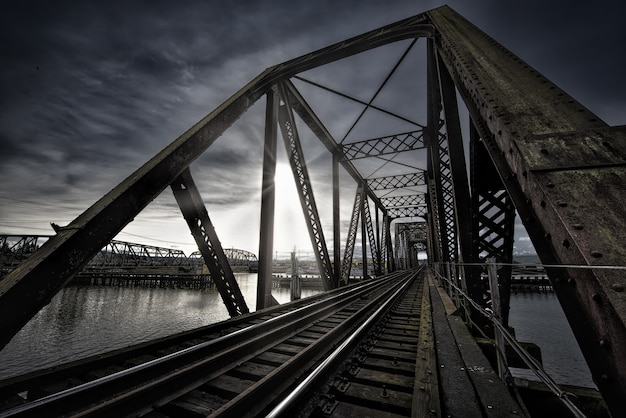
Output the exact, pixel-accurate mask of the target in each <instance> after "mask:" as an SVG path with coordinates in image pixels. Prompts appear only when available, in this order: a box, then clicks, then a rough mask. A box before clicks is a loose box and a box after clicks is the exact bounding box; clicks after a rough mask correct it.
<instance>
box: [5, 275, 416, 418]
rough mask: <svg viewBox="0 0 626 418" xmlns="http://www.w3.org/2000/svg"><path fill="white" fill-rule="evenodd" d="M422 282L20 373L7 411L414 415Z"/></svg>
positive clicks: (327, 298) (363, 291)
mask: <svg viewBox="0 0 626 418" xmlns="http://www.w3.org/2000/svg"><path fill="white" fill-rule="evenodd" d="M422 288H423V280H421V279H420V278H419V272H417V271H411V272H403V273H399V274H394V275H389V276H386V277H384V278H381V279H377V280H375V281H369V282H367V283H363V284H359V285H353V286H350V287H347V288H344V289H339V290H337V291H333V292H329V293H327V294H324V295H321V296H319V297H315V298H307V299H304V300H302V301H300V302H297V303H292V304H288V305H283V306H280V307H275V308H272V309H268V310H263V311H260V312H258V313H254V314H250V315H246V316H245V317H241V318H236V319H233V320H229V321H225V322H224V323H220V324H216V325H214V326H209V327H205V328H203V329H201V330H197V331H194V332H188V333H184V334H180V335H178V336H174V337H172V338H166V339H162V340H159V341H156V342H153V343H150V344H143V345H140V346H137V347H134V348H132V349H128V350H119V351H118V352H113V353H110V354H108V355H104V356H100V357H95V358H90V359H86V360H83V361H79V362H75V363H72V364H70V365H66V366H63V367H58V368H55V369H52V370H47V371H45V372H40V373H35V374H30V375H26V376H22V377H18V378H14V379H9V380H8V381H5V382H0V409H1V411H0V417H12V416H16V417H17V416H29V417H35V416H46V417H49V416H115V415H122V416H126V415H134V416H136V415H146V416H153V417H167V416H171V417H180V416H238V417H239V416H241V417H243V416H259V415H261V416H262V415H266V414H270V415H272V416H281V415H282V416H294V415H298V414H299V415H301V416H309V415H312V416H354V415H355V414H356V413H358V411H359V410H361V411H362V410H363V408H365V409H368V408H369V409H371V410H373V411H380V412H382V411H386V412H387V413H392V414H396V415H398V416H407V415H409V416H410V414H411V399H412V395H413V391H414V388H415V384H414V380H415V362H416V360H415V357H416V352H417V344H418V334H419V332H420V327H419V325H420V322H419V316H420V309H421V303H422V297H421V292H422ZM360 341H365V345H361V346H359V344H358V343H359V342H360ZM329 379H330V380H329ZM373 393H376V394H378V397H377V399H376V397H373V396H372V394H373ZM355 408H356V409H355ZM358 408H360V409H358ZM346 411H348V412H346ZM355 411H356V412H355ZM286 414H288V415H286ZM346 414H347V415H346ZM390 416H393V415H390Z"/></svg>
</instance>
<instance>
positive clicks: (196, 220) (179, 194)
mask: <svg viewBox="0 0 626 418" xmlns="http://www.w3.org/2000/svg"><path fill="white" fill-rule="evenodd" d="M170 187H171V188H172V191H173V192H174V197H175V198H176V202H177V203H178V206H179V207H180V211H181V212H182V214H183V216H184V218H185V221H187V225H189V229H190V230H191V235H192V236H193V238H194V240H195V241H196V244H197V245H198V250H200V253H201V254H202V258H203V259H204V264H206V266H207V268H208V269H209V271H210V272H211V279H212V280H213V283H215V287H216V288H217V290H218V291H219V292H220V296H221V297H222V300H223V301H224V305H226V309H228V313H229V314H230V316H237V315H241V314H243V313H248V312H249V309H248V306H247V305H246V301H245V299H244V298H243V295H242V294H241V290H240V289H239V285H238V284H237V280H235V275H234V274H233V271H232V269H231V267H230V264H229V263H228V259H227V258H226V254H225V253H224V250H223V248H222V245H221V243H220V241H219V239H218V237H217V234H216V233H215V228H213V223H212V222H211V219H210V218H209V214H208V212H207V210H206V208H205V206H204V203H203V201H202V197H201V196H200V192H199V191H198V188H197V187H196V185H195V183H194V181H193V178H192V177H191V172H190V171H189V169H187V170H185V171H183V172H182V173H181V175H180V176H178V178H177V179H176V180H175V181H174V182H173V183H172V184H171V186H170Z"/></svg>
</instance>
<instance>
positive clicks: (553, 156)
mask: <svg viewBox="0 0 626 418" xmlns="http://www.w3.org/2000/svg"><path fill="white" fill-rule="evenodd" d="M419 39H424V41H423V42H422V43H423V44H425V49H424V50H425V51H426V59H425V61H426V93H425V94H424V95H423V96H422V97H417V95H416V98H415V99H416V100H420V101H422V102H425V103H426V115H425V118H424V119H425V122H424V123H418V122H416V121H414V120H413V119H412V118H407V117H404V116H402V115H400V114H398V113H395V112H392V111H389V110H387V109H385V108H383V107H381V106H377V105H375V104H374V100H375V99H376V98H377V96H378V95H379V93H380V92H381V91H382V90H383V89H384V88H385V86H386V84H387V82H388V81H389V80H390V79H391V78H392V76H393V74H394V73H395V71H396V70H397V69H398V68H399V67H400V65H401V64H402V63H403V61H404V60H405V58H406V57H408V56H410V54H412V53H413V51H414V49H415V48H414V46H415V45H416V43H417V41H418V40H419ZM402 42H404V44H403V45H406V44H407V43H408V45H406V46H407V47H406V49H405V50H404V53H403V54H402V56H401V57H400V59H398V60H397V61H396V62H395V65H393V66H392V68H391V70H390V72H389V74H388V75H387V77H386V78H385V80H384V81H383V82H382V84H381V85H380V86H379V88H378V90H377V91H376V92H375V93H374V94H373V96H372V97H371V98H370V100H369V101H367V100H361V99H358V98H356V97H352V96H350V95H347V94H345V93H343V92H340V91H337V90H334V89H332V88H330V87H327V86H325V85H323V84H322V83H318V82H314V81H312V80H309V79H308V78H307V77H306V74H305V73H306V72H307V71H311V70H314V69H317V68H320V67H323V66H325V65H329V64H331V63H334V62H336V61H339V60H343V59H347V58H349V57H352V56H356V55H358V54H361V53H367V52H368V51H371V50H373V49H375V48H379V47H383V46H387V45H393V44H400V43H402ZM296 82H297V83H298V86H300V88H298V87H297V86H296V84H295V83H296ZM305 85H306V86H309V87H315V88H318V89H322V90H324V91H326V92H330V93H336V94H337V95H340V96H341V97H343V98H344V99H347V100H351V101H353V102H356V103H359V104H360V105H362V106H363V107H362V111H361V113H360V114H359V115H358V117H357V118H356V120H355V121H354V123H353V125H352V127H351V128H350V130H349V131H348V133H350V132H352V128H354V127H355V126H356V125H357V124H358V123H359V121H361V119H362V118H363V117H365V116H367V115H369V114H371V113H372V112H374V111H376V112H382V113H385V114H387V115H388V116H391V117H393V118H396V119H397V120H398V121H399V122H400V121H401V122H402V124H403V129H398V130H397V131H396V132H390V133H389V134H387V135H384V136H379V135H374V138H356V139H352V140H347V135H346V136H344V137H343V139H339V138H338V137H335V136H334V135H333V134H332V133H331V131H330V130H329V129H328V128H327V127H326V126H325V124H324V122H323V121H322V120H321V118H320V117H319V115H318V114H317V113H316V112H314V111H313V109H312V107H311V106H310V104H309V102H308V101H307V100H306V99H305V95H304V94H303V91H304V88H303V86H305ZM457 93H458V94H459V95H460V97H461V98H462V99H463V102H464V104H465V107H466V108H467V111H468V113H469V119H470V137H471V140H470V159H469V170H468V169H467V164H468V160H467V159H466V156H465V151H464V147H463V137H462V127H461V121H460V117H459V109H458V106H459V104H458V103H457ZM263 97H265V98H266V119H265V132H264V133H265V145H264V162H263V185H262V187H263V188H262V203H261V226H260V248H259V282H258V293H257V308H263V307H265V306H267V305H268V304H270V303H271V292H270V289H271V259H272V258H271V256H272V246H273V225H274V212H275V187H274V174H275V172H276V151H277V137H278V134H279V132H281V133H282V137H283V139H284V142H285V146H286V148H287V152H288V155H289V160H290V164H291V168H292V171H293V175H294V179H295V180H296V184H297V186H298V192H299V198H300V203H301V206H302V210H303V213H304V217H305V219H306V221H307V226H308V230H309V235H310V238H311V243H312V247H313V249H314V251H315V255H316V260H317V263H318V267H319V271H320V274H321V276H322V278H323V283H324V285H325V288H326V289H331V288H333V287H335V286H338V285H339V284H340V283H343V282H345V277H346V276H345V271H346V270H347V269H348V267H346V266H345V263H346V262H348V261H351V260H352V251H354V249H355V247H356V242H357V241H356V236H357V232H358V226H357V225H358V223H359V220H360V223H361V249H362V255H363V259H364V260H363V261H364V263H363V264H364V273H366V274H367V267H366V266H367V261H368V255H367V254H368V251H367V249H369V254H370V255H369V259H370V260H372V265H373V266H374V269H375V270H376V273H377V272H378V271H379V270H381V269H383V268H384V269H387V270H388V269H392V268H394V264H395V263H396V261H397V260H395V259H394V258H393V257H392V256H391V255H392V254H393V251H392V248H391V242H392V239H391V225H392V222H393V221H397V220H399V219H403V218H406V217H409V220H410V221H412V222H418V221H420V222H425V223H424V224H423V226H424V228H425V230H426V234H425V235H426V236H427V237H428V248H427V250H428V254H429V257H430V261H431V262H438V263H439V262H442V263H448V262H454V263H458V265H459V266H460V267H459V268H460V277H461V282H462V287H463V288H464V289H466V290H467V291H468V293H469V294H470V296H471V297H472V298H473V299H474V300H476V301H478V303H479V304H487V303H488V300H489V293H488V287H487V286H486V285H485V284H484V283H483V281H481V278H480V272H479V271H477V270H476V268H475V267H474V263H479V262H481V261H483V260H484V259H485V258H487V257H495V258H496V260H497V262H498V263H499V265H500V266H501V268H500V270H499V272H498V281H499V285H500V286H501V287H502V293H503V297H502V311H503V312H507V311H508V295H507V291H508V287H507V284H508V281H509V278H510V268H509V266H507V265H508V264H510V262H511V254H512V243H513V234H512V231H513V225H514V219H515V211H517V212H518V213H519V215H520V217H521V220H522V222H523V223H524V225H525V227H526V229H527V231H528V233H529V235H530V238H531V240H532V242H533V244H534V246H535V248H536V250H537V251H538V254H539V256H540V258H541V260H542V262H543V263H544V264H546V265H550V266H554V267H552V268H549V269H548V272H549V275H550V278H551V280H552V283H553V285H554V289H555V291H556V294H557V296H558V298H559V301H560V302H561V305H562V307H563V310H564V312H565V314H566V316H567V317H568V319H569V322H570V324H571V326H572V330H573V331H574V334H575V336H576V338H577V340H578V342H579V344H580V346H581V349H582V351H583V354H584V355H585V358H586V360H587V362H588V364H589V366H590V369H591V371H592V375H593V376H594V380H595V382H596V384H597V385H598V387H599V389H600V391H601V392H602V394H603V396H604V398H605V400H606V401H607V404H608V405H609V408H610V409H611V410H612V411H613V413H614V414H619V411H620V410H621V406H623V402H624V399H626V360H625V359H626V325H625V324H626V299H625V298H626V296H625V293H624V291H623V289H624V288H625V287H626V278H625V277H624V275H623V273H622V272H621V271H620V270H619V269H611V268H606V267H607V266H609V267H610V266H619V265H620V264H621V263H623V260H624V259H626V247H625V246H624V245H623V243H624V242H626V225H625V223H626V213H625V212H624V210H625V209H624V208H626V205H624V193H623V191H624V190H626V169H625V163H626V157H625V156H626V131H625V130H624V128H623V127H609V126H608V125H607V124H606V123H605V122H603V121H602V120H601V119H599V118H598V117H597V116H595V115H593V114H592V113H591V112H590V111H589V110H588V109H586V108H585V107H584V106H582V105H581V104H580V103H578V102H577V101H576V100H575V99H573V98H572V97H570V96H569V95H568V94H567V93H566V92H564V91H562V90H561V89H559V88H558V87H557V86H555V85H554V84H553V83H551V82H550V81H549V80H547V79H546V78H545V77H543V76H542V75H541V74H539V73H538V72H537V71H536V70H534V69H532V68H531V67H530V66H528V65H527V64H526V63H524V62H523V61H522V60H521V59H519V58H518V57H516V56H515V55H514V54H512V53H511V52H510V51H508V50H506V49H505V48H504V47H503V46H501V45H500V44H498V43H497V42H496V41H495V40H493V39H492V38H490V37H489V36H488V35H486V34H485V33H483V32H482V31H480V30H479V29H477V28H476V27H475V26H473V25H472V24H471V23H469V22H467V21H466V20H465V19H464V18H462V17H461V16H459V15H458V14H457V13H455V12H454V11H452V10H451V9H449V8H447V7H442V8H439V9H435V10H432V11H429V12H426V13H423V14H419V15H417V16H413V17H410V18H408V19H405V20H402V21H399V22H396V23H393V24H390V25H387V26H384V27H382V28H379V29H376V30H373V31H370V32H367V33H365V34H362V35H359V36H356V37H353V38H351V39H348V40H345V41H342V42H339V43H337V44H334V45H331V46H329V47H326V48H323V49H320V50H317V51H314V52H312V53H310V54H306V55H304V56H301V57H298V58H295V59H293V60H291V61H287V62H284V63H281V64H278V65H276V66H273V67H270V68H268V69H267V70H265V71H264V72H262V73H261V74H259V75H258V76H257V77H256V78H255V79H253V80H252V81H250V82H249V83H248V84H247V85H245V86H244V87H242V88H241V89H240V90H239V91H238V92H236V93H235V94H234V95H233V96H232V97H230V98H229V99H228V100H226V101H225V102H224V103H223V104H222V105H220V106H219V107H218V108H216V109H215V110H214V111H212V112H211V113H210V114H209V115H207V116H206V117H205V118H203V119H202V120H201V121H199V122H198V123H197V124H196V125H194V126H193V127H192V128H191V129H189V130H188V131H187V132H186V133H184V134H183V135H182V136H180V137H179V138H177V139H176V140H175V141H173V142H172V143H171V144H170V145H169V146H167V147H166V148H165V149H163V150H162V151H161V152H159V153H158V154H157V155H156V156H155V157H154V158H153V159H151V160H150V161H149V162H148V163H146V164H145V165H144V166H142V167H140V168H139V169H138V170H137V171H136V172H135V173H134V174H133V175H131V176H129V177H128V178H127V179H126V180H124V181H123V182H122V183H120V184H119V185H118V186H116V187H115V188H114V189H113V190H111V192H109V193H108V194H107V195H105V196H104V197H103V198H102V199H101V200H99V201H98V202H96V203H95V204H94V205H93V206H92V207H90V208H89V209H87V210H86V211H85V212H84V213H83V214H82V215H80V216H79V217H78V218H77V219H76V220H75V221H73V222H72V223H71V224H70V225H68V226H67V227H65V228H61V229H60V230H59V231H58V233H57V234H56V235H55V236H53V237H51V238H50V239H49V240H48V242H47V243H46V244H45V245H43V246H42V247H41V248H40V249H39V250H38V251H37V253H36V254H35V255H34V256H33V257H30V258H29V259H27V260H26V261H24V263H22V266H23V268H20V269H17V270H15V271H14V272H13V273H11V274H10V275H9V276H7V278H5V279H4V280H3V281H2V282H0V318H2V325H1V327H0V335H1V336H2V337H1V338H2V340H1V343H2V344H6V342H7V341H8V340H9V339H10V338H11V337H12V336H13V335H14V334H15V333H16V332H17V331H18V330H19V329H20V328H21V327H22V326H23V325H24V324H25V323H26V322H27V321H28V320H29V319H30V318H31V317H32V316H33V315H34V314H35V313H36V312H37V311H38V310H39V309H40V308H41V307H42V306H43V305H45V304H46V303H47V302H48V301H49V300H50V298H51V297H52V296H53V295H54V294H55V293H56V292H57V291H58V290H59V289H60V288H61V287H62V286H63V285H64V284H65V283H66V282H67V281H68V280H69V279H70V278H71V276H72V275H73V274H74V273H75V272H77V271H78V270H80V269H81V268H82V267H83V266H84V265H85V264H86V263H87V262H88V261H89V260H90V259H91V258H92V257H93V256H94V255H95V254H97V253H98V251H99V250H100V249H101V248H102V247H104V246H105V245H107V243H109V242H110V241H111V240H112V238H113V237H114V236H115V235H116V234H117V233H118V232H120V231H121V230H122V228H124V226H126V225H127V224H128V223H129V222H130V221H131V220H132V219H133V218H134V217H135V216H136V215H137V214H138V213H139V212H140V211H141V210H142V209H143V208H144V207H145V206H146V205H147V204H148V203H149V202H151V201H152V200H153V199H154V198H155V197H156V196H158V195H159V194H160V193H161V192H162V191H163V190H164V189H165V188H167V187H168V186H169V187H171V188H172V190H173V191H174V194H175V196H176V199H177V202H178V203H179V206H180V208H181V212H182V214H183V216H184V217H185V219H186V220H187V223H188V225H189V227H190V229H191V231H192V234H193V235H194V237H195V238H196V242H197V243H198V245H199V249H200V251H201V253H202V255H203V257H204V260H205V262H206V263H207V266H208V267H209V268H210V269H211V272H212V274H213V272H216V278H214V279H216V280H217V281H218V282H221V283H222V284H223V286H222V287H221V289H223V290H220V292H225V293H223V294H222V297H223V299H224V301H225V303H226V304H227V306H228V307H229V311H230V312H231V314H238V313H241V312H243V311H245V308H243V306H245V305H242V303H241V299H240V292H239V289H238V288H237V284H236V282H234V281H233V280H232V273H231V272H230V268H229V266H228V262H227V258H226V257H225V255H224V250H223V249H222V247H221V245H220V243H219V239H218V237H217V235H216V234H215V231H214V229H213V225H212V223H211V221H210V219H209V216H208V212H207V210H206V208H205V207H204V204H203V202H202V197H201V196H200V193H199V191H198V189H197V188H196V186H195V184H194V183H193V179H192V176H191V171H190V169H189V167H190V164H191V163H192V162H193V161H194V160H196V159H197V158H198V157H199V156H200V155H201V154H202V153H203V152H205V151H206V150H207V149H208V148H209V147H210V146H211V145H212V144H213V143H214V142H215V141H216V140H217V139H218V138H219V137H220V136H221V135H222V134H223V133H224V132H225V131H226V130H227V129H228V128H229V127H230V126H231V125H232V124H233V123H234V122H235V121H236V120H237V119H238V118H239V117H240V116H241V115H242V114H243V113H244V112H246V110H248V109H249V108H250V107H251V106H252V105H253V104H254V103H255V102H257V101H258V100H259V99H261V98H263ZM407 124H408V125H410V126H411V127H412V128H411V129H410V130H409V129H406V126H407ZM303 132H310V133H312V134H313V135H314V136H315V137H317V138H318V139H319V140H320V141H321V142H322V143H323V144H324V146H325V147H326V148H327V149H328V151H329V152H330V153H331V154H332V160H333V163H332V164H333V167H332V172H333V188H334V191H333V219H332V228H333V245H334V246H333V249H332V260H334V265H333V263H332V262H331V252H330V251H329V249H328V248H327V245H326V239H325V237H324V231H323V228H322V226H321V225H322V222H321V218H320V215H319V213H318V210H317V205H316V199H315V196H314V193H313V189H312V187H311V178H310V174H309V171H308V169H307V162H306V159H305V155H304V153H303V151H302V146H301V135H302V133H303ZM397 132H401V133H397ZM405 157H406V158H405ZM372 161H374V163H378V165H374V166H372V165H371V162H372ZM367 162H369V163H370V165H367V164H366V163H367ZM340 167H342V168H343V169H344V171H345V172H346V173H348V175H349V176H350V177H352V179H353V180H354V181H355V183H356V185H357V192H356V198H355V206H354V210H353V212H352V218H351V220H350V226H349V231H348V235H347V239H348V245H346V246H345V248H346V249H347V251H346V252H345V253H344V255H343V260H344V265H343V266H340V265H339V264H340V263H341V261H340V260H341V259H342V257H341V246H340V239H339V237H340V234H339V227H340V219H339V213H340V211H339V199H338V196H339V180H338V173H339V168H340ZM390 167H394V168H395V172H394V173H392V172H384V173H383V171H386V170H383V168H384V169H387V168H390ZM468 172H469V173H470V175H469V176H468ZM370 203H371V204H372V205H373V212H374V214H373V216H372V214H371V213H370V211H369V208H370ZM381 217H382V222H381ZM399 231H400V230H399V229H397V230H396V251H398V248H397V247H398V246H400V247H402V246H403V247H404V248H405V249H408V248H409V247H410V246H409V241H408V238H404V239H405V240H407V241H406V242H398V239H402V236H404V237H407V236H408V235H407V234H403V233H402V232H399ZM399 237H400V238H399ZM404 254H407V253H406V251H405V253H404ZM385 258H386V259H385ZM340 267H341V268H340ZM342 278H343V280H342ZM503 319H504V320H505V321H506V318H505V317H504V318H503Z"/></svg>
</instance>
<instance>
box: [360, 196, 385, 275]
mask: <svg viewBox="0 0 626 418" xmlns="http://www.w3.org/2000/svg"><path fill="white" fill-rule="evenodd" d="M363 214H364V215H365V216H364V218H363V219H361V222H364V223H365V227H366V229H367V236H368V238H369V242H370V254H371V255H372V264H373V266H374V275H376V276H380V275H381V271H380V251H379V249H378V245H377V243H376V236H375V235H374V226H373V223H372V215H371V212H370V205H369V203H368V201H367V196H363ZM364 252H365V249H364Z"/></svg>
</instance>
